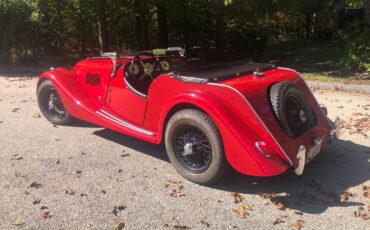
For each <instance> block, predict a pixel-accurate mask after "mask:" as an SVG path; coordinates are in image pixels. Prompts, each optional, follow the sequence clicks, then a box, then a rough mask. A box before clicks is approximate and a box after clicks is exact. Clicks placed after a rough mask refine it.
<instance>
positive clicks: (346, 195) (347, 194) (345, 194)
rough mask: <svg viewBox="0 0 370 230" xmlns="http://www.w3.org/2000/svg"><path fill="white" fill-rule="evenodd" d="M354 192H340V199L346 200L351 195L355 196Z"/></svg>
mask: <svg viewBox="0 0 370 230" xmlns="http://www.w3.org/2000/svg"><path fill="white" fill-rule="evenodd" d="M353 196H354V195H353V193H351V192H348V191H345V192H343V193H342V194H340V201H341V202H345V201H348V200H349V198H350V197H353Z"/></svg>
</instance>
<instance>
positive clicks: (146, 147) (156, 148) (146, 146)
mask: <svg viewBox="0 0 370 230" xmlns="http://www.w3.org/2000/svg"><path fill="white" fill-rule="evenodd" d="M94 135H97V136H99V137H102V138H104V139H106V140H109V141H113V142H114V143H117V144H120V145H122V146H125V147H128V148H131V149H134V150H136V151H139V152H142V153H144V154H146V155H149V156H152V157H155V158H157V159H159V160H162V161H166V162H170V160H169V159H168V157H167V154H166V150H165V148H164V146H163V145H156V144H152V143H149V142H146V141H143V140H140V139H137V138H134V137H131V136H128V135H125V134H122V133H118V132H116V131H113V130H110V129H102V130H98V131H95V132H94Z"/></svg>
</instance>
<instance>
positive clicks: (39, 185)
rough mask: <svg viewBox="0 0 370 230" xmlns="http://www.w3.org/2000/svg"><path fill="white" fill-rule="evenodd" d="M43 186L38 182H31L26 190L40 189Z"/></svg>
mask: <svg viewBox="0 0 370 230" xmlns="http://www.w3.org/2000/svg"><path fill="white" fill-rule="evenodd" d="M42 186H43V185H42V184H41V183H39V182H36V181H35V182H32V183H31V184H30V185H28V186H27V188H41V187H42Z"/></svg>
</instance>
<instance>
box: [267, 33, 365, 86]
mask: <svg viewBox="0 0 370 230" xmlns="http://www.w3.org/2000/svg"><path fill="white" fill-rule="evenodd" d="M345 45H346V44H345V42H344V41H341V40H334V41H327V40H304V41H290V42H282V43H279V44H272V45H269V46H268V47H267V49H266V52H265V53H264V54H263V57H262V60H263V61H268V62H272V63H275V64H276V65H278V66H283V67H288V68H293V69H295V70H297V71H299V72H300V73H302V74H303V76H304V77H305V79H307V80H315V81H326V82H342V83H353V84H369V85H370V77H369V75H366V74H363V73H355V72H349V71H346V70H345V69H344V67H343V66H342V65H341V61H340V60H341V58H342V57H343V55H344V50H345Z"/></svg>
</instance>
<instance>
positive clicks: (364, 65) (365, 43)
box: [341, 22, 370, 71]
mask: <svg viewBox="0 0 370 230" xmlns="http://www.w3.org/2000/svg"><path fill="white" fill-rule="evenodd" d="M341 37H342V38H344V39H345V40H346V42H347V45H346V50H345V55H344V58H343V59H342V63H343V64H344V66H345V67H346V68H347V69H349V70H355V71H370V26H369V25H365V24H364V23H359V22H357V23H352V24H350V25H348V26H347V27H346V28H345V29H344V30H343V31H341Z"/></svg>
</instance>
